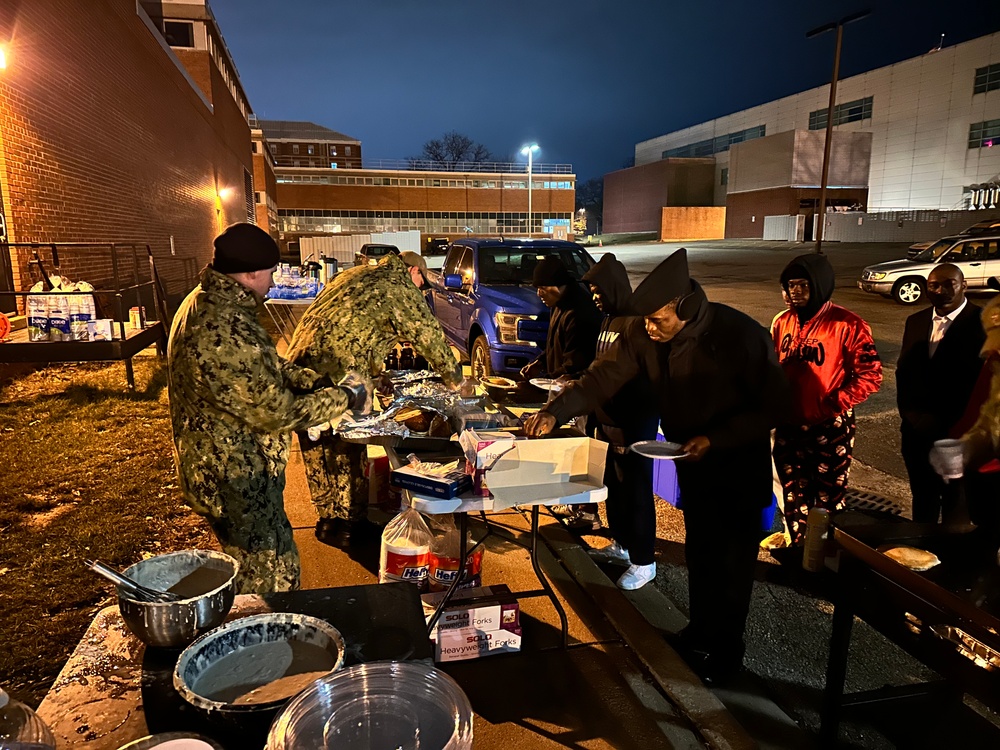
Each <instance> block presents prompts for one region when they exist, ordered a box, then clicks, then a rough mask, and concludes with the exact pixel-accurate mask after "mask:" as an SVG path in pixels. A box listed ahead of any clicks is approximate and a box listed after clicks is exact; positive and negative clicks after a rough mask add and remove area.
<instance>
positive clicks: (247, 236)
mask: <svg viewBox="0 0 1000 750" xmlns="http://www.w3.org/2000/svg"><path fill="white" fill-rule="evenodd" d="M213 244H214V245H215V255H214V256H213V257H212V268H214V269H215V270H216V271H218V272H219V273H246V272H249V271H261V270H263V269H265V268H274V266H276V265H278V261H279V260H280V259H281V253H280V251H279V250H278V243H277V242H275V241H274V239H273V238H272V237H271V235H269V234H268V233H267V232H265V231H264V230H263V229H261V228H260V227H258V226H255V225H253V224H247V223H245V222H244V223H241V224H233V225H232V226H230V227H227V228H226V231H225V232H223V233H222V234H220V235H219V236H218V237H216V238H215V242H214V243H213Z"/></svg>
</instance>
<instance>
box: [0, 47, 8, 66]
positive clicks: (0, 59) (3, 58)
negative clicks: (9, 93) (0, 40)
mask: <svg viewBox="0 0 1000 750" xmlns="http://www.w3.org/2000/svg"><path fill="white" fill-rule="evenodd" d="M6 69H7V50H6V48H5V47H4V45H2V44H0V70H6Z"/></svg>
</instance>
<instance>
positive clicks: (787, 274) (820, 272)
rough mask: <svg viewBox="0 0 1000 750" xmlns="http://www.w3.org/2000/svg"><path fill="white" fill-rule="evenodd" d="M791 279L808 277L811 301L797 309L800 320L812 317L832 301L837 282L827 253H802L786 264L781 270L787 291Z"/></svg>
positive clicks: (783, 285) (783, 283) (782, 280)
mask: <svg viewBox="0 0 1000 750" xmlns="http://www.w3.org/2000/svg"><path fill="white" fill-rule="evenodd" d="M791 279H806V280H807V281H808V282H809V302H808V303H807V304H806V306H805V307H804V308H802V309H801V310H797V312H798V315H799V320H803V321H805V320H809V319H810V318H812V316H813V315H815V314H816V313H817V312H819V309H820V308H821V307H823V305H825V304H826V303H827V302H829V301H830V298H831V297H832V296H833V289H834V287H835V286H836V283H837V280H836V277H835V275H834V272H833V266H831V265H830V261H829V260H827V257H826V256H825V255H817V254H815V253H811V254H809V255H800V256H799V257H798V258H795V259H794V260H792V262H791V263H789V264H788V265H787V266H785V270H784V271H782V272H781V287H782V289H784V290H785V291H786V292H787V291H788V282H789V281H790V280H791Z"/></svg>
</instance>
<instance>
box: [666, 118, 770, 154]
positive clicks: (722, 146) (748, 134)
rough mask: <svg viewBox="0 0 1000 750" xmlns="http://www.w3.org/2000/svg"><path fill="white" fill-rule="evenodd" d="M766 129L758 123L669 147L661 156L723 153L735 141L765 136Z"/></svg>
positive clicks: (740, 141) (739, 141)
mask: <svg viewBox="0 0 1000 750" xmlns="http://www.w3.org/2000/svg"><path fill="white" fill-rule="evenodd" d="M765 130H766V126H764V125H757V126H756V127H752V128H747V129H746V130H737V131H736V132H735V133H726V134H725V135H720V136H717V137H715V138H708V139H706V140H704V141H698V142H697V143H689V144H688V145H687V146H678V147H677V148H669V149H667V150H666V151H664V152H663V154H661V158H663V159H668V158H670V157H697V156H715V154H721V153H722V152H723V151H728V150H729V147H730V146H732V145H733V144H735V143H742V142H743V141H752V140H753V139H754V138H763V137H764V135H765Z"/></svg>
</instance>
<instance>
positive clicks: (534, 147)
mask: <svg viewBox="0 0 1000 750" xmlns="http://www.w3.org/2000/svg"><path fill="white" fill-rule="evenodd" d="M537 150H538V144H537V143H530V144H528V145H527V146H525V147H524V148H522V149H521V153H522V154H527V156H528V237H531V228H532V226H533V225H532V223H531V157H532V155H533V154H534V153H535V152H536V151H537Z"/></svg>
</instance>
